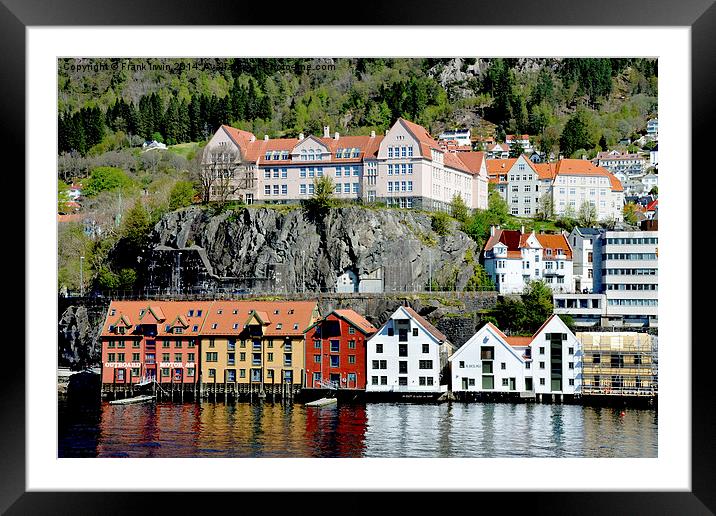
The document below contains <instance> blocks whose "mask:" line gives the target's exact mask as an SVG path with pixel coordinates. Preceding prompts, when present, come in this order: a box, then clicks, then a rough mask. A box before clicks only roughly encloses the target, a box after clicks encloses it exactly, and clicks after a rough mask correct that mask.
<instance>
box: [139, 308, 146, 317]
mask: <svg viewBox="0 0 716 516" xmlns="http://www.w3.org/2000/svg"><path fill="white" fill-rule="evenodd" d="M145 311H146V310H144V308H142V309H141V310H140V311H139V317H142V316H143V315H144V312H145Z"/></svg>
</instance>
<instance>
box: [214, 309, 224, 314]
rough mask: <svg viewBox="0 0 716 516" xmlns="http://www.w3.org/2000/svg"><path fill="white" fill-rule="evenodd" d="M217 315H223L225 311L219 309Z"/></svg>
mask: <svg viewBox="0 0 716 516" xmlns="http://www.w3.org/2000/svg"><path fill="white" fill-rule="evenodd" d="M216 313H217V314H219V315H221V314H223V313H224V311H223V310H222V309H221V308H219V309H218V310H217V311H216Z"/></svg>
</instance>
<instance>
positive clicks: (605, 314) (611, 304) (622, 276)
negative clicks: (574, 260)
mask: <svg viewBox="0 0 716 516" xmlns="http://www.w3.org/2000/svg"><path fill="white" fill-rule="evenodd" d="M584 231H585V230H584V229H582V228H575V230H573V231H572V233H571V234H570V236H569V238H570V243H572V242H576V244H575V245H576V247H577V248H580V247H581V248H586V247H588V246H590V245H591V247H592V251H591V253H592V257H593V262H592V270H593V279H592V282H593V287H592V293H590V294H579V293H576V294H567V293H555V295H554V303H555V313H559V314H568V315H570V316H572V317H573V318H574V320H575V324H577V325H581V326H657V325H658V314H659V291H658V288H659V269H658V254H659V238H658V232H657V231H606V230H598V235H594V234H593V233H592V231H593V230H588V232H589V234H582V233H583V232H584ZM585 240H591V243H585Z"/></svg>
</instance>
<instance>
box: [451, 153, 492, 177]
mask: <svg viewBox="0 0 716 516" xmlns="http://www.w3.org/2000/svg"><path fill="white" fill-rule="evenodd" d="M455 156H456V157H457V158H458V159H459V160H460V161H462V163H463V164H464V165H465V166H466V167H467V169H468V171H469V172H470V173H471V174H472V175H477V174H479V173H480V171H481V170H482V165H483V163H485V153H484V152H480V151H470V152H458V153H457V154H455Z"/></svg>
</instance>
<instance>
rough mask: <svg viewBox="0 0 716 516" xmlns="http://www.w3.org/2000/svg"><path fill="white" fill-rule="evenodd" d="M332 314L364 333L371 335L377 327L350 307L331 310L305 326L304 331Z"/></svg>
mask: <svg viewBox="0 0 716 516" xmlns="http://www.w3.org/2000/svg"><path fill="white" fill-rule="evenodd" d="M331 316H334V317H336V318H338V319H342V320H344V321H345V322H347V323H348V324H350V325H351V326H353V327H354V328H356V329H357V330H358V331H360V332H361V333H363V334H364V335H367V336H370V335H373V334H374V333H376V332H377V331H378V328H376V327H375V326H373V325H372V324H371V323H370V321H368V320H367V319H366V318H365V317H363V316H362V315H360V314H359V313H358V312H356V311H354V310H350V309H343V310H333V311H332V312H331V313H329V314H328V315H326V316H325V317H323V318H321V319H318V320H316V321H315V322H314V323H313V324H311V326H309V327H308V328H306V331H308V330H310V329H311V328H313V327H314V326H316V325H318V324H320V323H321V322H322V321H325V320H326V319H328V318H329V317H331Z"/></svg>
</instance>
